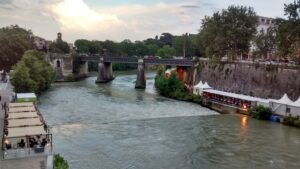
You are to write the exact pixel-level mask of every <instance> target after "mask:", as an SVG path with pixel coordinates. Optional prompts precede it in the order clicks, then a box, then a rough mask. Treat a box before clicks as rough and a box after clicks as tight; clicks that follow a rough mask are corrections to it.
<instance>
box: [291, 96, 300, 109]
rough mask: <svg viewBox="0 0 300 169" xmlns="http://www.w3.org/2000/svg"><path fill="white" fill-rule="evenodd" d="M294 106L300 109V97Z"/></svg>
mask: <svg viewBox="0 0 300 169" xmlns="http://www.w3.org/2000/svg"><path fill="white" fill-rule="evenodd" d="M292 105H293V106H296V107H300V97H299V99H298V100H297V101H295V102H294V103H293V104H292Z"/></svg>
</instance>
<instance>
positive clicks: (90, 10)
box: [0, 0, 293, 42]
mask: <svg viewBox="0 0 300 169" xmlns="http://www.w3.org/2000/svg"><path fill="white" fill-rule="evenodd" d="M291 2H293V0H0V26H1V27H4V26H8V25H11V24H18V25H19V26H21V27H25V28H26V29H31V30H32V31H33V33H34V34H35V35H38V36H41V37H44V38H46V39H48V40H54V39H55V38H56V34H57V32H62V34H63V39H64V40H66V41H68V42H74V40H76V39H90V40H106V39H110V40H115V41H121V40H123V39H130V40H132V41H134V40H144V39H146V38H149V37H153V38H154V37H155V35H160V34H161V33H163V32H170V33H172V34H174V35H181V34H183V33H186V32H188V33H197V32H198V30H199V28H200V26H201V19H202V18H203V17H204V16H205V15H211V14H212V13H213V12H215V11H218V10H221V9H223V8H227V7H228V6H229V5H246V6H251V7H253V8H254V9H255V11H256V13H257V14H258V15H260V16H267V17H274V18H275V17H284V12H283V6H284V3H291Z"/></svg>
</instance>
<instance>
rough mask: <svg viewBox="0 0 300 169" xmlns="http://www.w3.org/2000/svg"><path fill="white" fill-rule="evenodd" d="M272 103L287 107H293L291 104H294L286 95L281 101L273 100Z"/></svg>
mask: <svg viewBox="0 0 300 169" xmlns="http://www.w3.org/2000/svg"><path fill="white" fill-rule="evenodd" d="M272 101H273V102H275V103H279V104H285V105H291V104H293V103H294V102H293V101H292V100H291V99H290V98H289V97H288V95H287V94H284V95H283V96H282V98H281V99H279V100H272Z"/></svg>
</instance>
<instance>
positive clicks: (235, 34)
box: [200, 6, 257, 59]
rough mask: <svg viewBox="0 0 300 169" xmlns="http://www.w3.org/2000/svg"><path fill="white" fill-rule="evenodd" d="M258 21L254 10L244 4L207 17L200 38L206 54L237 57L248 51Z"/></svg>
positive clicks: (216, 56)
mask: <svg viewBox="0 0 300 169" xmlns="http://www.w3.org/2000/svg"><path fill="white" fill-rule="evenodd" d="M256 23H257V16H256V14H255V12H254V10H253V9H252V8H249V7H244V6H229V7H228V8H227V9H226V10H222V12H216V13H214V14H213V16H212V17H205V18H204V19H203V20H202V27H201V30H200V39H201V43H202V45H203V46H204V48H205V53H206V56H208V57H210V58H214V57H215V58H221V57H223V56H227V57H229V58H231V59H235V58H236V57H237V56H240V55H242V54H244V53H248V51H249V47H250V41H251V39H252V38H253V36H254V35H255V33H256Z"/></svg>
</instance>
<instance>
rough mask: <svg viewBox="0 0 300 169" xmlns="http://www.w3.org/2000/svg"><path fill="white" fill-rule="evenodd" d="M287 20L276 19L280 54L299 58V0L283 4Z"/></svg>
mask: <svg viewBox="0 0 300 169" xmlns="http://www.w3.org/2000/svg"><path fill="white" fill-rule="evenodd" d="M284 12H285V15H286V16H288V20H284V19H280V18H279V19H277V20H276V39H277V42H278V45H277V46H278V51H279V53H280V55H281V56H283V57H287V56H290V57H292V58H295V59H300V52H299V50H300V0H297V1H294V2H293V3H290V4H285V5H284Z"/></svg>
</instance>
